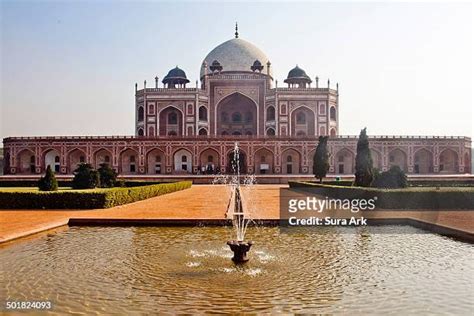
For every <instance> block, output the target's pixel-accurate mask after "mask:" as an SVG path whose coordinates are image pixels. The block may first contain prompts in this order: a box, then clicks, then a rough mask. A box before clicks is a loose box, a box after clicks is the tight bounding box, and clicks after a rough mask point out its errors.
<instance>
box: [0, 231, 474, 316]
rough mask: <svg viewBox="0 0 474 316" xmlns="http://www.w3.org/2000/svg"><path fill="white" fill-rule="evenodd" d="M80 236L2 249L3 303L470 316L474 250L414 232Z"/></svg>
mask: <svg viewBox="0 0 474 316" xmlns="http://www.w3.org/2000/svg"><path fill="white" fill-rule="evenodd" d="M231 235H232V229H231V228H222V227H220V228H211V227H201V228H184V227H183V228H167V227H126V228H123V227H72V228H70V229H68V230H65V231H60V232H57V233H55V234H52V235H47V236H41V237H39V238H36V239H33V240H27V241H23V242H15V243H10V244H8V245H6V246H3V247H0V262H1V266H0V269H1V271H0V272H1V277H0V280H1V286H0V288H1V291H2V292H3V293H2V295H1V297H6V300H14V301H22V300H50V301H52V303H53V305H54V306H53V310H52V311H50V313H51V314H55V313H64V312H78V313H83V314H90V313H92V312H94V311H99V312H103V313H107V314H111V313H121V314H130V313H133V312H142V313H147V312H154V313H157V312H168V313H170V312H173V313H178V312H181V313H203V312H212V311H220V312H265V313H278V312H285V313H295V312H305V313H351V314H381V313H392V314H407V313H409V314H446V313H454V314H471V313H472V311H473V308H474V305H473V303H472V299H473V295H474V294H473V283H474V282H473V281H474V279H473V278H474V277H473V276H474V262H473V258H474V247H473V246H472V245H470V244H466V243H462V242H458V241H454V240H452V239H449V238H446V237H442V236H439V235H435V234H425V233H420V231H419V230H418V229H416V228H412V227H408V226H384V227H370V228H364V229H361V228H337V227H326V228H322V230H321V229H320V230H319V231H318V232H315V231H314V230H310V229H304V228H301V229H296V230H294V233H292V234H285V233H281V232H280V230H279V229H278V228H265V227H260V228H249V231H248V233H247V235H248V237H249V238H251V239H252V240H254V242H255V245H254V246H253V248H252V250H251V252H250V258H251V260H250V262H248V263H247V264H246V265H244V266H236V265H234V264H233V263H232V261H231V260H230V258H231V257H232V253H231V251H230V250H229V249H228V247H227V245H226V244H225V242H226V240H227V239H229V238H230V237H231Z"/></svg>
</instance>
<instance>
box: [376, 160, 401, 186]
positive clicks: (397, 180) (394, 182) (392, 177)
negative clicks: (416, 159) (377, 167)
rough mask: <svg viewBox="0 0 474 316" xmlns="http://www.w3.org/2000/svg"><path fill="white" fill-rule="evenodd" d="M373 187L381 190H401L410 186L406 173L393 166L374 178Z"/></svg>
mask: <svg viewBox="0 0 474 316" xmlns="http://www.w3.org/2000/svg"><path fill="white" fill-rule="evenodd" d="M372 186H373V187H376V188H381V189H399V188H406V187H407V186H408V180H407V176H406V174H405V172H404V171H403V170H402V169H400V167H399V166H392V167H391V168H390V169H389V170H388V171H385V172H382V173H380V174H379V175H377V176H376V177H375V178H374V181H373V182H372Z"/></svg>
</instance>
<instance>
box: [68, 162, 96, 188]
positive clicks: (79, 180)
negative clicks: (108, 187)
mask: <svg viewBox="0 0 474 316" xmlns="http://www.w3.org/2000/svg"><path fill="white" fill-rule="evenodd" d="M99 184H100V179H99V173H98V172H97V170H94V168H92V166H91V165H90V164H88V163H81V164H79V165H78V167H77V169H76V170H74V179H73V180H72V187H73V189H93V188H96V187H98V186H99Z"/></svg>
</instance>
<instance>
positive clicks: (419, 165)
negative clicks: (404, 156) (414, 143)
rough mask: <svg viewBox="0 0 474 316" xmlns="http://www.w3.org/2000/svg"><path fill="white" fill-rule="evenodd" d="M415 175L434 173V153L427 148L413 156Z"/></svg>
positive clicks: (421, 149) (419, 150)
mask: <svg viewBox="0 0 474 316" xmlns="http://www.w3.org/2000/svg"><path fill="white" fill-rule="evenodd" d="M413 163H414V165H413V167H414V170H413V172H414V173H420V174H427V173H432V172H433V153H432V152H431V151H430V150H428V149H426V148H424V147H423V148H419V149H418V150H416V151H415V153H414V155H413Z"/></svg>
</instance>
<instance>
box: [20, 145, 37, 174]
mask: <svg viewBox="0 0 474 316" xmlns="http://www.w3.org/2000/svg"><path fill="white" fill-rule="evenodd" d="M35 165H36V156H35V153H34V151H32V150H31V149H29V148H23V149H21V150H20V151H18V152H17V154H16V173H19V174H34V173H35V172H36V170H35V169H36V168H35Z"/></svg>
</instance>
